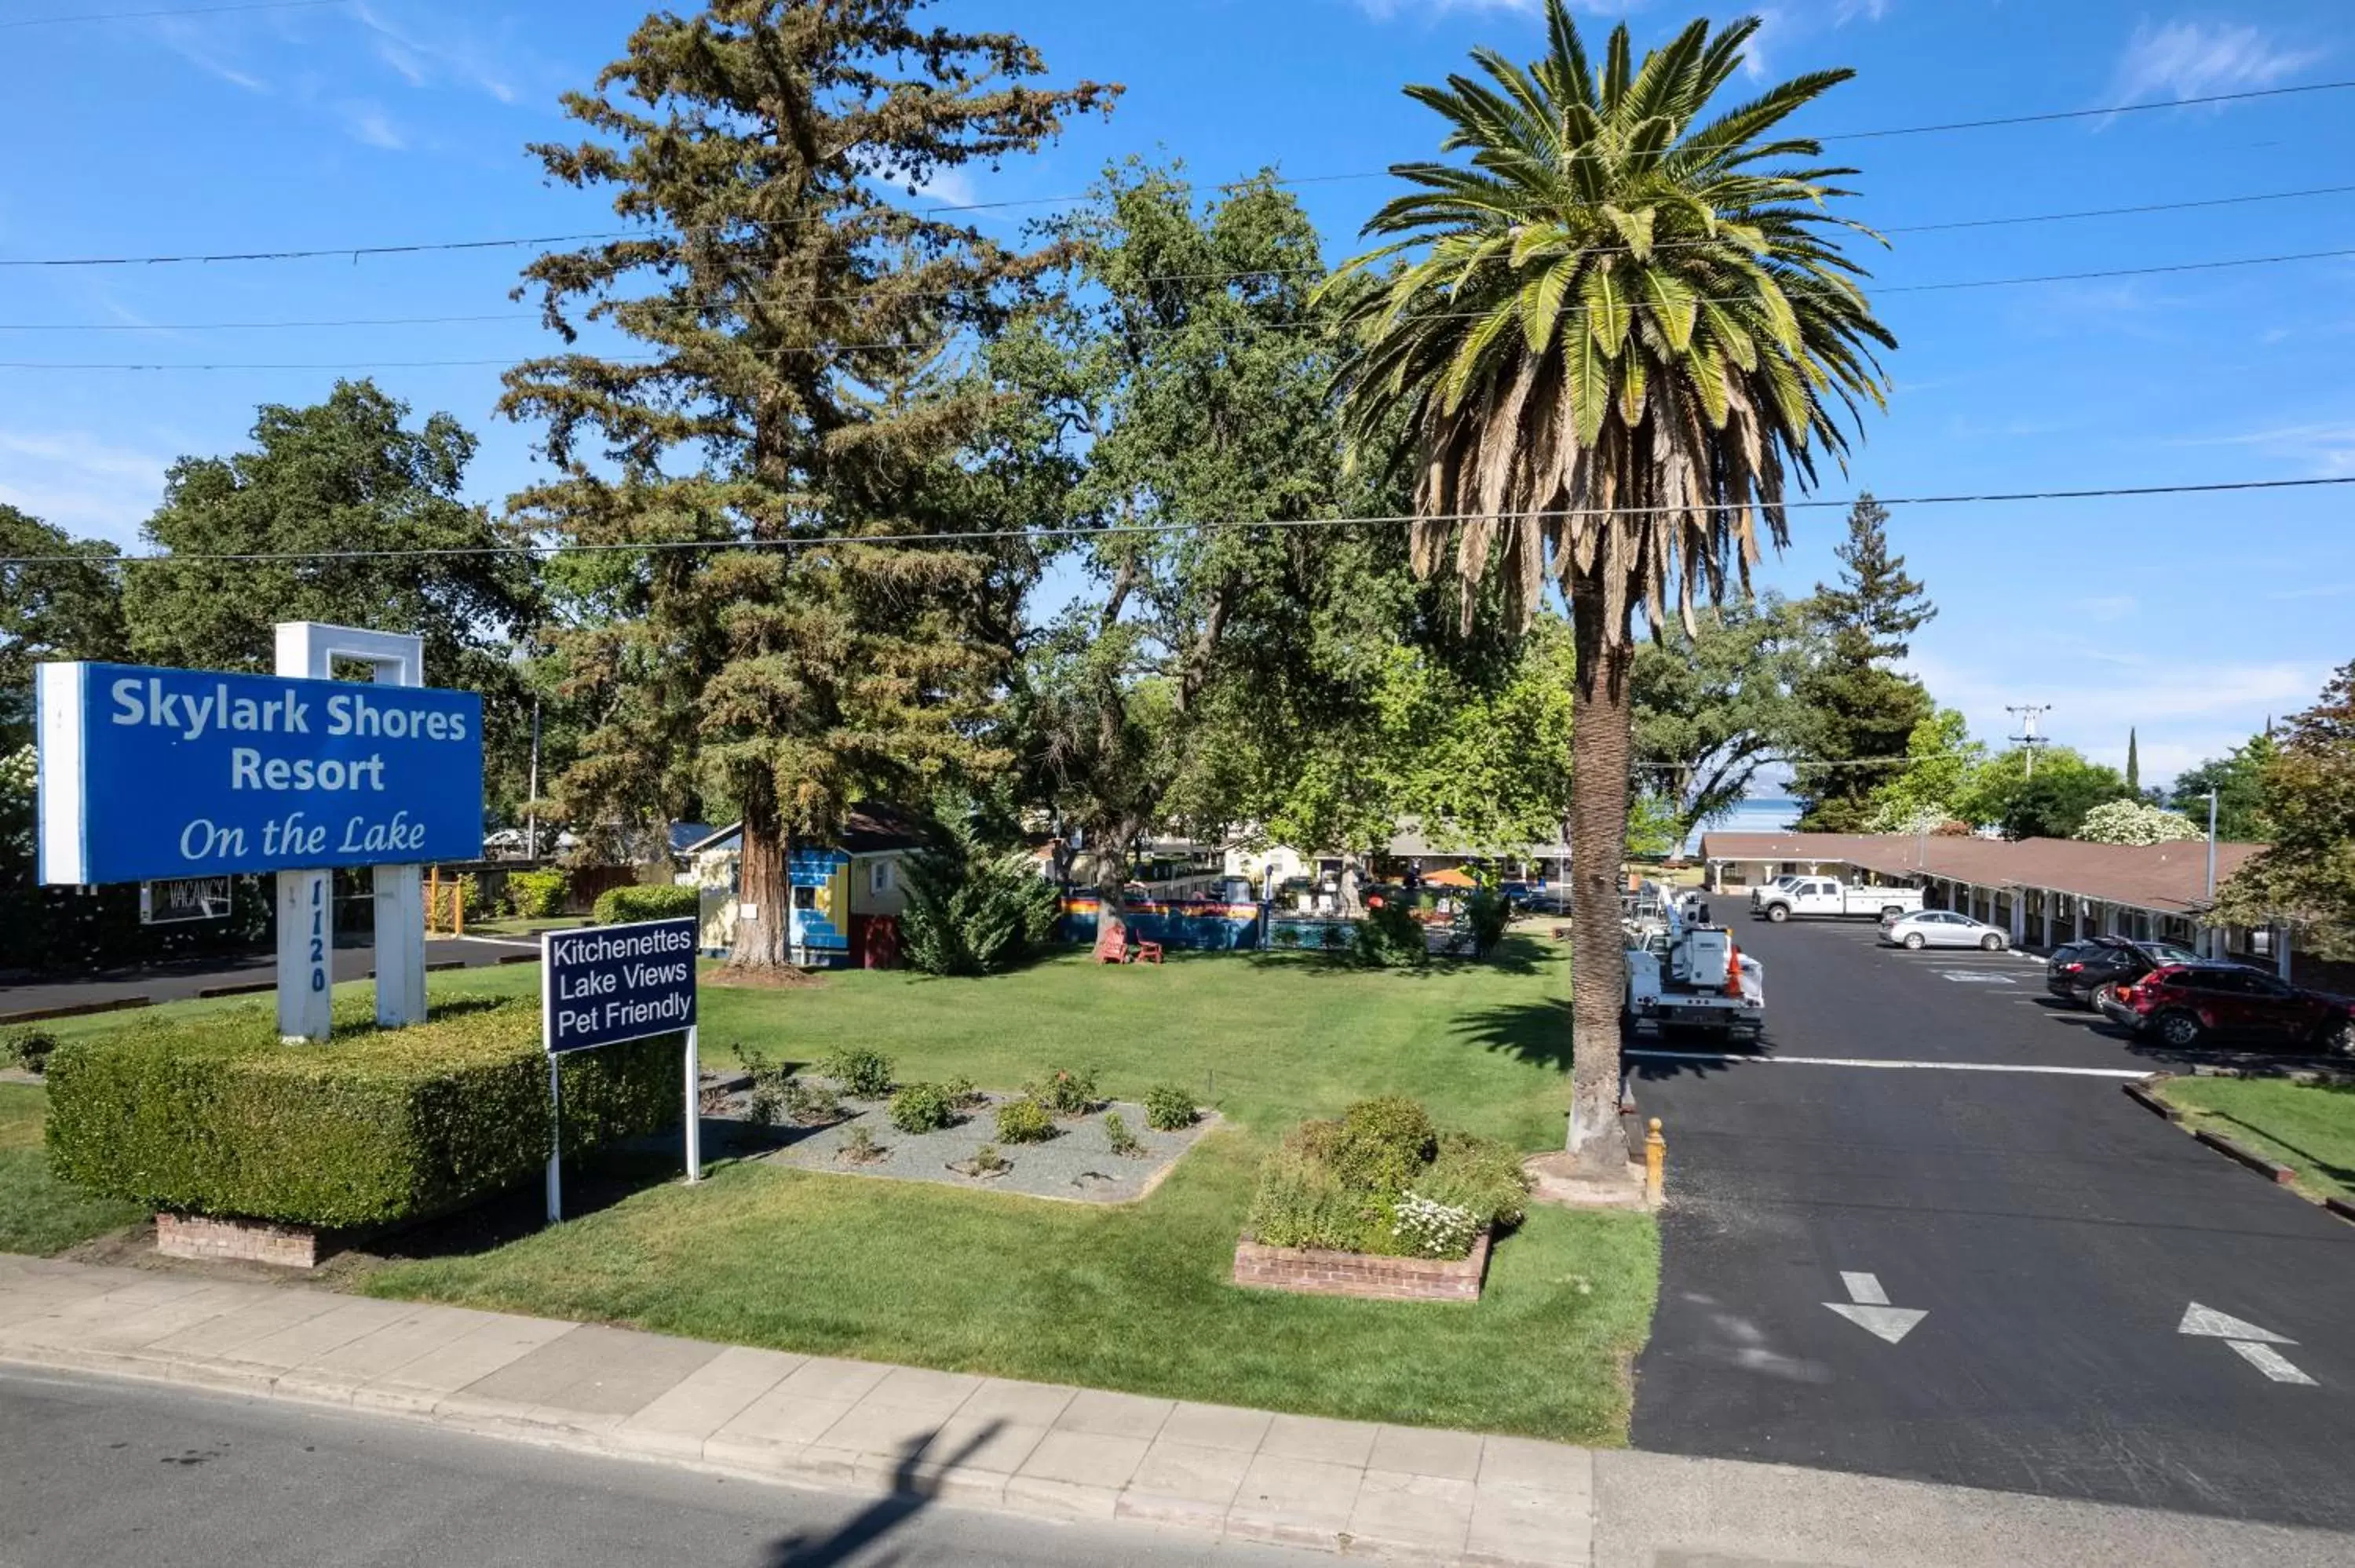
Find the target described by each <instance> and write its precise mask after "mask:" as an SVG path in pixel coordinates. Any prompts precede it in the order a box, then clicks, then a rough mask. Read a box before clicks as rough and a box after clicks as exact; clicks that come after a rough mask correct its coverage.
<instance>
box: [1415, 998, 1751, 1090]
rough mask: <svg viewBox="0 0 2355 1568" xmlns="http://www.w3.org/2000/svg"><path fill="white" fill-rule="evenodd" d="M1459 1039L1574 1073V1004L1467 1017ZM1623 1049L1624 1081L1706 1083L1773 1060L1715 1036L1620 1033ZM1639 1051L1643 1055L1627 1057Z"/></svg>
mask: <svg viewBox="0 0 2355 1568" xmlns="http://www.w3.org/2000/svg"><path fill="white" fill-rule="evenodd" d="M1456 1034H1457V1036H1458V1037H1459V1038H1461V1039H1463V1040H1465V1041H1467V1042H1469V1043H1470V1044H1475V1045H1477V1046H1479V1047H1480V1048H1481V1049H1482V1050H1484V1051H1495V1052H1497V1053H1500V1054H1504V1055H1508V1056H1511V1057H1513V1058H1514V1059H1516V1060H1517V1061H1522V1062H1527V1063H1529V1064H1530V1065H1534V1066H1540V1067H1550V1068H1552V1069H1553V1070H1554V1071H1556V1072H1560V1073H1567V1072H1569V1071H1570V1065H1571V1059H1572V1044H1571V1015H1570V1002H1569V1000H1568V999H1567V998H1552V999H1549V1000H1547V1001H1523V1002H1510V1003H1506V1004H1503V1005H1500V1006H1497V1007H1488V1008H1483V1009H1481V1010H1480V1011H1479V1012H1474V1013H1470V1014H1467V1015H1466V1016H1465V1018H1463V1019H1462V1020H1461V1021H1460V1022H1458V1023H1457V1025H1456ZM1618 1044H1619V1048H1620V1050H1621V1052H1622V1053H1623V1054H1622V1057H1621V1062H1622V1069H1621V1070H1622V1075H1623V1076H1628V1077H1636V1078H1642V1079H1646V1080H1649V1081H1658V1080H1661V1079H1665V1078H1674V1077H1681V1076H1686V1075H1690V1076H1694V1077H1706V1076H1708V1075H1710V1074H1713V1073H1722V1072H1726V1071H1728V1070H1729V1069H1730V1068H1731V1067H1732V1065H1733V1062H1732V1060H1729V1059H1728V1058H1729V1057H1731V1058H1735V1059H1739V1058H1741V1057H1743V1056H1754V1057H1757V1058H1758V1059H1760V1060H1764V1059H1765V1058H1766V1057H1767V1056H1768V1055H1770V1054H1772V1048H1771V1046H1768V1047H1764V1048H1753V1049H1747V1050H1744V1049H1738V1048H1737V1049H1733V1050H1728V1049H1727V1048H1726V1046H1725V1044H1724V1043H1723V1042H1722V1041H1721V1040H1720V1039H1718V1038H1716V1037H1714V1036H1707V1037H1704V1036H1679V1035H1674V1034H1670V1035H1659V1034H1643V1033H1638V1034H1634V1035H1629V1034H1625V1033H1622V1034H1621V1035H1620V1037H1619V1042H1618ZM1632 1051H1641V1052H1643V1053H1644V1054H1642V1055H1640V1056H1638V1055H1633V1054H1625V1053H1629V1052H1632Z"/></svg>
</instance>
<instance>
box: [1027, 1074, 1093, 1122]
mask: <svg viewBox="0 0 2355 1568" xmlns="http://www.w3.org/2000/svg"><path fill="white" fill-rule="evenodd" d="M1022 1092H1023V1095H1024V1096H1025V1097H1027V1098H1029V1099H1034V1100H1037V1101H1038V1102H1039V1104H1040V1105H1042V1106H1045V1107H1047V1108H1048V1109H1049V1110H1050V1111H1052V1112H1054V1113H1055V1114H1056V1115H1057V1116H1085V1115H1087V1114H1088V1112H1090V1111H1092V1110H1093V1109H1095V1107H1096V1075H1095V1071H1094V1069H1092V1068H1090V1067H1050V1068H1049V1069H1048V1072H1047V1081H1046V1082H1045V1083H1043V1084H1039V1085H1037V1086H1032V1085H1028V1084H1025V1085H1024V1086H1022Z"/></svg>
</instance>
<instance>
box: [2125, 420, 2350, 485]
mask: <svg viewBox="0 0 2355 1568" xmlns="http://www.w3.org/2000/svg"><path fill="white" fill-rule="evenodd" d="M2167 444H2168V445H2169V446H2177V447H2249V448H2254V450H2258V451H2261V452H2264V454H2265V455H2267V456H2268V457H2272V458H2275V459H2278V460H2279V461H2283V462H2286V463H2289V464H2293V465H2295V466H2296V467H2297V468H2299V469H2301V470H2302V471H2305V472H2306V473H2307V475H2309V476H2311V477H2314V478H2317V479H2339V478H2342V477H2345V476H2347V475H2350V474H2355V420H2346V419H2336V420H2334V419H2318V420H2314V421H2310V422H2307V423H2299V424H2287V425H2269V426H2265V427H2262V428H2260V429H2254V430H2241V431H2234V432H2231V433H2228V434H2225V435H2221V436H2186V437H2181V438H2179V439H2178V440H2172V441H2169V442H2168V443H2167Z"/></svg>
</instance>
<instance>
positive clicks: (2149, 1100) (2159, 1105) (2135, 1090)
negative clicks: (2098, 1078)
mask: <svg viewBox="0 0 2355 1568" xmlns="http://www.w3.org/2000/svg"><path fill="white" fill-rule="evenodd" d="M2160 1081H2162V1080H2159V1079H2143V1080H2138V1081H2137V1080H2130V1081H2128V1082H2126V1083H2124V1084H2121V1085H2119V1087H2120V1088H2122V1089H2124V1090H2125V1091H2126V1098H2128V1099H2130V1100H2132V1101H2134V1103H2135V1104H2137V1105H2138V1106H2140V1107H2142V1108H2143V1109H2145V1110H2147V1111H2148V1112H2150V1113H2151V1114H2152V1115H2154V1116H2156V1117H2158V1118H2159V1119H2160V1120H2162V1121H2170V1122H2175V1123H2178V1124H2180V1123H2181V1122H2182V1120H2183V1113H2182V1112H2181V1111H2179V1110H2177V1109H2176V1108H2175V1107H2173V1106H2171V1105H2169V1104H2168V1103H2167V1102H2166V1101H2165V1100H2163V1099H2160V1098H2159V1097H2158V1092H2157V1091H2156V1090H2154V1089H2153V1088H2152V1087H2151V1085H2152V1084H2154V1083H2157V1082H2160Z"/></svg>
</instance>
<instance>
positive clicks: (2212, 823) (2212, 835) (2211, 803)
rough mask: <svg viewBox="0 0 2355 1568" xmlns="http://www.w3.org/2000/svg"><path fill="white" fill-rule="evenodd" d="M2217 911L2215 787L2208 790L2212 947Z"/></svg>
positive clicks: (2212, 944) (2210, 928) (2209, 909)
mask: <svg viewBox="0 0 2355 1568" xmlns="http://www.w3.org/2000/svg"><path fill="white" fill-rule="evenodd" d="M2215 911H2216V791H2215V790H2213V789H2211V790H2209V791H2208V914H2209V925H2208V930H2209V938H2208V940H2209V945H2210V946H2211V948H2212V947H2213V946H2214V945H2215V940H2216V938H2215V930H2216V926H2215V918H2214V917H2215ZM2208 956H2209V957H2210V958H2211V959H2212V958H2214V957H2216V955H2215V954H2214V953H2213V952H2211V953H2210V954H2209V955H2208Z"/></svg>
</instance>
